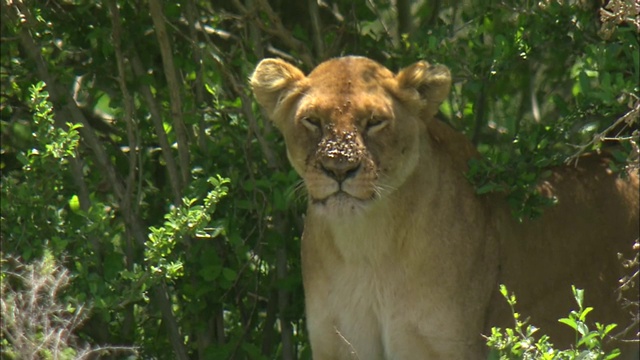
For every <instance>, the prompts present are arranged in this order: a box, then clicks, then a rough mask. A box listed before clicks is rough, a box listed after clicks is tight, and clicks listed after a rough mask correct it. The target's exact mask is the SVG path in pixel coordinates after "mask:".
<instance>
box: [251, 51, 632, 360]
mask: <svg viewBox="0 0 640 360" xmlns="http://www.w3.org/2000/svg"><path fill="white" fill-rule="evenodd" d="M251 85H252V87H253V91H254V94H255V96H256V99H257V100H258V102H259V103H260V104H261V106H262V107H263V108H264V110H265V111H266V113H267V114H268V116H269V117H270V118H271V119H272V120H273V122H274V123H275V125H276V126H277V127H278V128H279V129H280V131H281V132H282V133H283V134H284V138H285V142H286V146H287V155H288V157H289V160H290V162H291V164H292V165H293V167H294V168H295V170H296V171H297V172H298V174H300V176H301V177H302V178H303V180H304V183H305V185H306V190H307V192H308V199H309V200H308V210H307V215H306V218H305V228H304V234H303V237H302V266H303V269H302V270H303V279H304V289H305V298H306V313H307V322H308V329H309V336H310V340H311V347H312V351H313V357H314V359H316V360H323V359H355V358H358V359H362V360H372V359H464V360H467V359H482V358H485V356H486V352H487V351H486V349H485V347H484V344H483V343H484V341H483V338H482V336H481V334H483V333H484V334H487V333H489V329H490V328H491V326H497V325H502V326H505V325H506V326H512V321H510V320H509V319H510V316H511V314H510V312H509V310H508V308H507V306H506V304H505V301H504V299H502V298H501V296H500V295H499V294H498V291H497V290H498V284H500V283H505V284H506V285H507V286H508V288H509V289H510V290H512V291H514V292H515V293H516V294H517V295H518V298H519V304H518V308H517V309H518V310H519V311H520V312H521V313H523V314H525V315H527V316H531V318H532V319H533V322H534V324H535V325H537V326H539V327H542V328H543V329H544V332H546V333H548V334H550V335H551V336H552V341H554V342H555V343H562V342H564V341H566V342H570V341H571V340H575V334H574V333H573V332H572V330H571V329H569V328H568V327H566V326H565V325H562V324H560V325H559V324H558V322H557V319H558V318H560V317H563V316H566V315H567V314H568V312H569V311H570V310H571V309H575V305H574V301H573V298H572V296H571V288H570V285H571V284H575V285H576V286H577V287H579V288H585V289H586V302H587V303H588V305H593V306H594V307H595V312H594V313H593V314H590V315H589V316H590V318H591V320H600V321H603V320H606V321H609V322H612V321H614V322H618V323H626V320H627V319H628V314H625V313H624V312H623V311H622V310H620V307H619V306H617V304H616V301H615V294H614V290H613V289H614V288H615V287H616V285H617V279H618V278H619V275H620V274H619V270H618V269H620V263H619V260H618V259H617V257H616V253H617V252H625V251H628V250H630V249H631V246H632V243H633V241H634V240H635V239H636V238H637V237H638V226H639V225H638V206H639V205H638V201H639V200H638V174H637V173H633V174H629V176H628V177H626V178H622V177H620V176H618V175H615V174H611V173H610V172H608V171H607V167H606V164H605V163H604V162H603V160H602V159H601V158H596V157H592V158H585V159H583V160H581V161H580V163H579V165H580V166H578V167H566V168H560V169H556V171H555V172H554V174H553V175H552V176H551V178H550V180H549V181H546V182H545V183H543V184H542V185H541V190H542V191H544V192H546V193H548V194H549V195H550V196H551V195H553V196H556V197H557V198H558V205H557V206H555V207H553V208H550V209H548V210H547V211H546V213H545V214H544V216H543V217H542V218H541V219H539V220H536V221H526V222H525V223H518V222H517V221H515V220H514V219H513V218H512V217H511V215H510V212H509V208H508V206H506V205H505V202H504V201H503V200H502V199H500V198H499V197H497V196H496V197H479V196H477V195H476V194H475V193H474V189H473V186H472V185H470V184H469V182H468V181H467V180H466V179H465V177H464V174H465V171H466V170H467V162H468V160H469V159H470V158H472V157H474V156H477V153H476V150H475V149H474V147H473V146H472V144H471V143H470V142H469V141H468V140H467V139H466V138H465V137H464V136H463V135H461V134H458V133H456V132H455V131H453V130H452V129H451V128H449V127H448V126H447V125H445V124H444V123H442V122H440V121H438V120H433V117H434V115H435V114H436V112H437V111H438V107H439V105H440V103H441V102H442V101H443V100H444V99H445V97H447V94H448V92H449V89H450V86H451V77H450V73H449V70H448V69H447V68H446V67H445V66H442V65H430V64H428V63H427V62H424V61H421V62H418V63H416V64H413V65H411V66H409V67H407V68H405V69H403V70H402V71H400V72H398V73H397V74H394V73H392V72H391V71H389V70H388V69H386V68H385V67H383V66H381V65H380V64H378V63H376V62H374V61H372V60H369V59H367V58H363V57H343V58H337V59H332V60H329V61H326V62H324V63H322V64H320V65H319V66H318V67H317V68H315V69H314V70H313V71H312V72H311V73H310V74H309V75H308V76H305V75H304V74H303V73H302V72H301V71H300V70H299V69H297V68H296V67H294V66H293V65H290V64H288V63H286V62H284V61H281V60H277V59H266V60H263V61H262V62H260V64H259V65H258V66H257V68H256V70H255V72H254V74H253V75H252V77H251ZM558 327H561V328H562V329H560V330H563V331H564V332H559V331H556V330H557V328H558Z"/></svg>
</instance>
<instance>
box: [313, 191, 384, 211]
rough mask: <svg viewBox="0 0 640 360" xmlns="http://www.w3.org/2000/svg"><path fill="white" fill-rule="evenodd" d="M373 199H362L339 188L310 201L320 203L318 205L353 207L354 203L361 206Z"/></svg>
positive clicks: (315, 203)
mask: <svg viewBox="0 0 640 360" xmlns="http://www.w3.org/2000/svg"><path fill="white" fill-rule="evenodd" d="M373 200H374V198H373V197H371V198H367V199H362V198H359V197H356V196H353V195H351V194H349V193H348V192H346V191H344V190H339V191H337V192H335V193H333V194H331V195H329V196H326V197H324V198H322V199H318V198H312V199H311V203H312V204H314V205H320V206H334V207H347V206H350V207H353V206H354V205H357V206H359V207H361V206H365V205H366V204H368V203H369V202H371V201H373Z"/></svg>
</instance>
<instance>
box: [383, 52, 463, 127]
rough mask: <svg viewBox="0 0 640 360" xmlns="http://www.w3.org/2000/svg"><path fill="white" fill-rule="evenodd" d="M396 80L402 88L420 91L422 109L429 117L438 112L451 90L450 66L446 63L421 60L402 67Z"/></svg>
mask: <svg viewBox="0 0 640 360" xmlns="http://www.w3.org/2000/svg"><path fill="white" fill-rule="evenodd" d="M396 81H397V82H398V86H399V87H400V88H404V89H414V90H415V91H417V92H418V95H419V96H420V100H421V103H422V110H423V111H424V112H426V113H427V115H428V116H429V117H431V116H433V115H435V114H436V113H437V112H438V107H439V106H440V104H442V102H443V101H444V99H446V98H447V96H448V95H449V91H450V90H451V73H450V72H449V68H447V67H446V66H444V65H431V64H429V63H428V62H426V61H419V62H417V63H415V64H413V65H411V66H408V67H406V68H404V69H402V70H401V71H400V72H399V73H398V75H396Z"/></svg>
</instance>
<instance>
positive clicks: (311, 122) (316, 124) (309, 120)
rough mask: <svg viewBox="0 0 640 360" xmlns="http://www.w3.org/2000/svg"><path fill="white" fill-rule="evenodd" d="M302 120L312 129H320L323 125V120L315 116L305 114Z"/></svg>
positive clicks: (303, 123)
mask: <svg viewBox="0 0 640 360" xmlns="http://www.w3.org/2000/svg"><path fill="white" fill-rule="evenodd" d="M300 122H301V123H302V125H304V126H305V127H306V128H307V129H309V130H311V131H316V130H320V128H321V127H322V122H321V121H320V119H318V118H314V117H309V116H305V117H303V118H302V119H301V120H300Z"/></svg>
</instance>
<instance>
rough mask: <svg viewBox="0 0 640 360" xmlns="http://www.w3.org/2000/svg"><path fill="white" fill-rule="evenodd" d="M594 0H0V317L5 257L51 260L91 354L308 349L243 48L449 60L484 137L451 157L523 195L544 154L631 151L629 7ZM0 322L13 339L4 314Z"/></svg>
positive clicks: (290, 230)
mask: <svg viewBox="0 0 640 360" xmlns="http://www.w3.org/2000/svg"><path fill="white" fill-rule="evenodd" d="M598 4H600V3H599V2H589V1H577V0H576V1H568V0H565V1H554V0H543V1H527V2H524V1H513V0H502V1H480V0H467V1H460V2H458V1H430V0H424V1H416V2H411V1H407V0H397V1H388V0H370V1H358V2H352V1H346V0H336V1H313V0H310V1H282V0H273V1H267V0H227V1H217V2H207V1H201V0H180V1H168V2H162V1H160V0H147V1H130V0H104V1H86V0H51V1H46V2H41V1H33V0H3V1H2V25H1V26H2V39H1V40H2V47H1V56H2V58H1V61H0V66H1V67H0V75H1V84H2V93H1V105H0V107H1V108H0V110H1V114H2V115H1V116H2V120H1V126H2V128H1V129H2V148H1V154H2V160H1V180H0V181H1V195H2V202H1V211H2V213H1V226H2V229H1V232H0V241H1V242H2V272H3V273H2V281H3V287H2V289H3V294H2V298H3V322H5V324H9V325H11V324H10V322H11V321H12V319H13V318H11V317H9V316H8V317H5V316H4V315H5V314H4V313H5V310H6V313H7V314H10V313H11V311H12V309H13V310H15V308H6V309H5V306H9V307H10V306H11V304H14V305H13V306H16V305H15V304H18V303H16V302H15V301H14V302H11V301H9V300H11V299H14V300H15V299H19V297H17V298H16V297H11V296H9V295H10V294H9V291H12V292H11V294H14V295H15V294H18V295H19V294H26V293H29V292H28V291H32V289H33V288H32V287H29V286H28V284H24V283H23V282H20V281H18V280H17V279H16V278H14V277H12V276H11V274H18V273H20V269H21V268H22V267H23V265H20V264H36V265H37V264H50V265H49V267H54V268H56V266H58V265H51V264H59V265H61V266H64V268H66V269H68V273H69V276H70V277H71V278H70V280H69V284H68V286H67V287H65V288H64V291H61V292H59V293H58V292H56V293H55V295H56V298H58V299H59V301H60V302H61V303H65V304H66V303H68V304H85V305H86V306H89V307H90V308H91V311H90V313H89V315H88V316H87V318H86V319H85V314H87V313H83V317H82V319H85V320H86V321H84V322H83V323H82V324H77V326H74V327H73V328H72V329H73V330H74V331H75V333H76V334H77V337H74V339H75V340H74V341H75V342H77V343H79V344H80V343H82V344H84V345H82V346H85V345H87V346H91V348H92V349H97V350H96V351H95V352H93V354H96V353H99V352H100V351H99V349H100V347H103V348H104V351H107V350H110V351H111V354H114V355H113V356H116V357H118V356H128V355H126V354H130V349H129V348H130V347H135V348H136V349H137V353H138V355H139V356H140V357H144V358H157V359H191V358H198V359H231V358H233V359H243V358H249V359H271V358H284V359H293V358H309V348H308V345H307V343H306V330H305V323H304V321H305V320H304V315H303V302H304V299H303V295H302V285H301V276H300V264H299V258H298V250H299V235H300V233H301V219H302V214H303V211H304V194H302V191H301V184H300V180H299V179H298V177H297V175H296V174H295V173H294V172H293V171H292V170H291V168H290V167H289V166H288V164H287V162H286V157H285V155H284V154H285V152H284V147H283V143H282V140H281V139H280V137H279V136H278V134H277V133H276V132H275V130H274V129H273V127H272V126H271V125H270V124H269V122H268V121H267V120H266V119H265V118H264V116H263V115H262V114H261V112H260V110H259V109H258V108H257V107H256V105H255V104H254V102H253V101H252V96H251V93H250V89H248V87H247V82H246V79H247V78H248V76H249V75H250V73H251V71H252V70H253V67H254V66H255V64H256V63H257V62H258V61H259V60H260V59H262V58H264V57H282V58H284V59H286V60H288V61H291V62H292V63H295V64H297V65H298V66H300V67H301V68H303V69H305V70H310V69H311V68H313V66H314V65H316V64H318V63H319V62H321V61H322V60H324V59H327V58H329V57H333V56H339V55H344V54H357V55H365V56H369V57H371V58H373V59H376V60H378V61H380V62H381V63H383V64H385V65H387V66H388V67H390V68H392V69H394V68H395V69H397V68H400V67H402V66H406V65H409V64H410V63H412V62H414V61H416V60H418V59H426V60H428V61H431V62H439V63H443V64H446V65H447V66H449V67H450V68H451V70H452V73H453V74H454V81H455V84H454V89H453V92H452V94H451V96H450V98H449V99H448V101H446V102H445V104H444V105H443V107H442V109H441V110H442V111H441V116H440V117H441V118H442V119H443V120H444V121H447V122H449V123H450V124H451V125H452V126H454V127H456V128H458V129H460V130H462V131H464V132H465V133H467V134H468V135H469V137H470V138H471V139H472V140H473V141H474V143H475V144H477V146H478V148H479V149H480V150H481V151H482V152H483V153H484V154H485V155H486V157H487V159H488V160H487V161H482V162H474V163H472V164H470V165H471V166H470V167H471V169H470V172H469V174H468V177H469V178H470V180H471V181H473V182H474V183H475V184H476V185H477V189H478V193H481V194H482V193H486V192H491V191H501V192H505V193H507V194H509V199H510V202H511V203H512V205H513V209H514V213H515V215H516V216H519V217H524V216H535V215H536V214H538V213H539V212H540V211H541V210H542V206H544V205H545V204H546V202H548V201H546V200H544V199H542V198H540V197H539V196H536V194H535V192H533V191H532V189H531V185H532V184H534V183H535V182H536V181H538V179H539V178H540V177H541V176H544V171H543V169H544V168H546V167H548V166H552V165H556V164H559V163H562V162H563V161H565V160H567V159H573V160H575V158H576V156H577V155H578V154H579V153H581V152H584V151H588V150H598V149H601V148H603V147H605V145H606V144H608V143H609V142H611V140H615V142H616V143H617V144H618V146H617V147H616V148H615V150H612V155H613V156H614V158H615V159H617V160H619V162H618V164H619V166H620V167H623V166H625V164H626V163H627V162H628V160H629V159H630V158H633V157H634V156H635V157H636V158H637V153H638V152H637V138H638V134H637V132H634V122H635V123H636V125H637V118H638V114H639V113H640V102H639V100H638V83H637V79H638V78H640V60H639V55H638V53H639V52H638V48H639V46H638V31H639V26H640V25H639V24H638V16H637V11H638V9H637V8H636V7H635V5H634V1H633V0H612V1H610V2H609V3H608V5H607V6H606V8H600V7H599V5H598ZM39 259H44V260H39ZM36 265H29V266H31V268H29V269H33V268H34V266H36ZM38 266H41V265H38ZM36 267H37V266H36ZM27 268H28V266H27ZM56 269H57V268H56ZM47 274H49V275H47V276H52V275H51V273H47ZM65 274H66V273H65ZM45 275H46V274H45ZM54 275H55V274H54ZM54 277H55V276H54ZM5 285H6V286H5ZM30 289H31V290H30ZM27 290H28V291H27ZM12 296H13V295H12ZM16 296H17V295H16ZM20 296H21V295H20ZM5 300H6V302H5ZM81 308H82V307H78V306H75V305H73V306H70V308H68V309H64V311H65V314H67V315H65V316H70V317H69V318H73V316H72V315H73V314H74V312H76V311H77V309H81ZM82 309H84V308H82ZM85 310H86V309H85ZM63 318H66V317H63ZM31 330H32V331H33V334H34V337H33V340H32V341H40V340H42V337H43V329H39V328H37V327H35V328H33V329H31ZM38 339H40V340H38ZM0 341H1V344H0V347H1V348H2V356H3V357H5V356H6V357H7V358H20V356H19V355H16V351H19V350H20V349H18V348H17V345H16V344H15V343H12V341H11V336H9V335H8V333H6V332H5V326H4V325H3V333H2V337H1V338H0ZM82 346H81V345H78V347H77V349H80V348H82ZM109 346H111V348H109ZM114 346H115V347H114ZM63 350H64V351H62V352H60V353H61V354H66V355H65V356H67V358H73V357H75V356H79V355H78V354H80V353H79V352H77V351H74V350H73V349H71V350H67V349H63ZM35 351H36V354H35V355H33V356H34V358H48V357H50V356H51V355H50V354H51V349H49V348H47V347H42V348H40V350H37V349H36V350H35ZM47 351H48V352H47Z"/></svg>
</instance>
